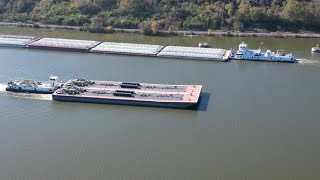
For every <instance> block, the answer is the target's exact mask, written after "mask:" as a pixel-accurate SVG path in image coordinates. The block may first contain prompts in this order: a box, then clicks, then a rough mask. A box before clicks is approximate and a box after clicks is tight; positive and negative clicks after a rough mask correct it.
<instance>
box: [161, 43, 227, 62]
mask: <svg viewBox="0 0 320 180" xmlns="http://www.w3.org/2000/svg"><path fill="white" fill-rule="evenodd" d="M157 56H158V57H166V58H180V59H195V60H209V61H228V60H229V59H230V57H231V50H225V49H219V48H199V47H184V46H166V47H165V48H163V49H162V50H161V51H160V52H159V53H158V55H157Z"/></svg>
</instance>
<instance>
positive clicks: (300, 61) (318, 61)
mask: <svg viewBox="0 0 320 180" xmlns="http://www.w3.org/2000/svg"><path fill="white" fill-rule="evenodd" d="M298 63H299V64H313V65H320V60H311V59H298Z"/></svg>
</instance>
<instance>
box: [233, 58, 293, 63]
mask: <svg viewBox="0 0 320 180" xmlns="http://www.w3.org/2000/svg"><path fill="white" fill-rule="evenodd" d="M232 60H236V61H257V62H278V63H297V62H298V61H297V60H295V61H281V60H262V59H261V60H259V59H235V58H232Z"/></svg>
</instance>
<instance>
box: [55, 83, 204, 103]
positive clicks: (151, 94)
mask: <svg viewBox="0 0 320 180" xmlns="http://www.w3.org/2000/svg"><path fill="white" fill-rule="evenodd" d="M201 89H202V86H201V85H165V84H148V83H126V82H113V81H87V80H85V79H75V80H70V81H68V82H66V83H65V85H64V86H63V88H61V89H58V90H56V91H55V92H54V93H53V94H52V99H53V100H56V101H67V102H83V103H103V104H118V105H135V106H152V107H168V108H182V109H187V108H191V109H192V108H195V107H197V104H198V102H199V98H200V93H201Z"/></svg>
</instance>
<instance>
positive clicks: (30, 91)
mask: <svg viewBox="0 0 320 180" xmlns="http://www.w3.org/2000/svg"><path fill="white" fill-rule="evenodd" d="M6 91H9V92H18V93H34V94H52V93H54V91H37V90H23V89H20V90H19V89H11V88H6Z"/></svg>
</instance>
